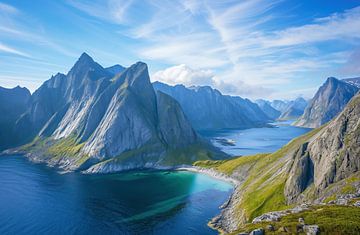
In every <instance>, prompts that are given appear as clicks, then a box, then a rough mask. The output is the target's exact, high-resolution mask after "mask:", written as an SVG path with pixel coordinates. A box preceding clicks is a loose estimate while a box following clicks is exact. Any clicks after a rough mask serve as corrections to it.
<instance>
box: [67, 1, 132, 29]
mask: <svg viewBox="0 0 360 235" xmlns="http://www.w3.org/2000/svg"><path fill="white" fill-rule="evenodd" d="M132 2H133V1H132V0H107V1H90V2H89V1H82V0H68V3H69V4H70V5H71V6H73V7H75V8H77V9H79V10H81V11H83V12H85V13H87V14H89V15H91V16H94V17H97V18H100V19H103V20H106V21H108V22H111V23H116V24H123V23H125V22H127V18H126V16H127V15H126V13H127V9H128V8H129V7H130V6H131V4H132Z"/></svg>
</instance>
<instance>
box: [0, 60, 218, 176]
mask: <svg viewBox="0 0 360 235" xmlns="http://www.w3.org/2000/svg"><path fill="white" fill-rule="evenodd" d="M0 92H1V94H5V95H4V96H5V98H1V100H0V104H1V108H2V109H3V110H4V111H6V110H7V109H8V106H9V105H11V106H16V107H17V109H16V110H17V111H16V112H14V113H13V115H11V118H10V119H11V120H2V123H5V124H6V123H7V122H9V123H11V130H10V129H6V128H7V127H6V126H5V127H4V125H5V124H3V125H2V126H1V128H2V129H1V131H0V133H4V130H7V133H13V135H14V136H18V137H19V139H15V140H14V141H13V142H12V143H6V144H7V145H6V146H5V145H4V147H7V146H9V145H12V146H16V145H20V144H26V143H28V144H26V145H24V146H22V147H20V148H18V149H16V151H20V152H24V153H26V154H27V155H28V156H29V157H30V158H31V159H34V160H36V161H41V162H47V163H48V164H50V165H55V166H58V167H61V168H64V169H67V170H77V169H82V170H87V171H88V172H111V171H120V170H127V169H135V168H146V167H153V168H154V167H155V168H156V167H167V166H173V165H177V164H185V163H191V162H193V161H195V160H198V159H213V158H218V157H223V156H224V154H223V153H221V152H219V151H218V150H217V149H215V148H214V147H212V146H211V145H210V144H208V143H207V142H205V141H204V140H202V139H201V138H200V137H199V136H198V135H197V133H196V132H195V131H194V129H193V128H192V125H191V123H190V122H189V121H188V119H187V117H186V116H185V115H184V113H183V111H182V109H181V107H180V105H179V103H178V102H177V101H175V100H174V99H173V98H171V97H170V96H168V95H166V94H165V93H163V92H160V91H157V92H156V91H155V90H154V89H153V86H152V84H151V83H150V79H149V75H148V69H147V66H146V64H144V63H142V62H138V63H136V64H134V65H132V66H130V67H129V68H124V67H122V66H119V65H116V66H112V67H110V68H106V69H105V68H103V67H102V66H101V65H99V64H98V63H96V62H94V61H93V59H92V58H91V57H90V56H89V55H87V54H85V53H84V54H82V55H81V57H80V58H79V60H78V61H77V62H76V63H75V65H74V66H73V67H72V69H71V70H70V71H69V72H68V74H66V75H65V74H61V73H58V74H56V75H55V76H53V77H51V78H50V79H49V80H47V81H46V82H44V84H43V85H42V86H41V87H40V88H39V89H37V90H36V91H35V92H34V93H33V94H32V95H31V96H30V93H29V92H28V91H27V90H26V89H21V88H15V89H13V90H5V89H1V90H0ZM11 97H15V98H11ZM10 101H11V102H13V103H14V104H12V103H9V102H10ZM4 128H5V129H4ZM9 128H10V126H9ZM20 137H21V138H20ZM2 143H3V142H2Z"/></svg>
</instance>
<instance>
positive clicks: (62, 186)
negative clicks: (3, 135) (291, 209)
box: [0, 156, 232, 234]
mask: <svg viewBox="0 0 360 235" xmlns="http://www.w3.org/2000/svg"><path fill="white" fill-rule="evenodd" d="M231 190H232V186H231V185H229V184H227V183H224V182H221V181H217V180H214V179H213V178H210V177H208V176H205V175H201V174H195V173H190V172H168V171H163V172H159V171H157V172H150V171H149V172H131V173H122V174H110V175H82V174H79V173H68V174H60V173H58V172H57V171H56V170H55V169H52V168H48V167H46V166H44V165H40V164H33V163H30V162H29V161H27V160H26V159H25V158H24V157H23V156H0V234H215V231H213V230H211V229H210V228H208V227H207V225H206V224H207V222H208V221H209V220H210V219H211V218H212V217H213V216H215V215H216V214H218V213H219V211H220V210H219V209H218V207H219V206H220V205H221V204H222V203H224V202H225V200H226V199H227V198H228V196H229V195H230V193H231Z"/></svg>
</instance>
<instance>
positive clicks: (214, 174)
mask: <svg viewBox="0 0 360 235" xmlns="http://www.w3.org/2000/svg"><path fill="white" fill-rule="evenodd" d="M170 170H174V171H189V172H194V173H199V174H204V175H207V176H210V177H211V178H214V179H217V180H220V181H224V182H227V183H230V184H231V185H232V186H233V187H234V189H235V188H236V187H237V186H238V185H239V182H238V181H237V180H235V179H234V178H232V177H229V176H227V175H225V174H223V173H220V172H218V171H215V170H212V169H207V168H202V167H197V166H181V167H174V168H173V169H170Z"/></svg>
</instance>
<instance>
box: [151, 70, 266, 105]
mask: <svg viewBox="0 0 360 235" xmlns="http://www.w3.org/2000/svg"><path fill="white" fill-rule="evenodd" d="M151 79H152V80H153V81H160V82H163V83H166V84H170V85H176V84H183V85H185V86H187V87H189V86H193V85H195V86H204V85H208V86H212V87H214V88H216V89H218V90H220V91H221V92H223V93H224V94H227V95H240V96H244V97H250V98H254V97H259V96H262V95H263V94H264V93H266V94H268V95H270V94H271V93H272V92H273V91H272V89H269V88H265V87H263V86H259V85H255V86H253V85H249V84H245V83H244V82H242V81H241V80H237V81H234V82H232V83H228V82H225V81H224V80H222V79H220V78H219V77H217V76H216V75H215V74H214V72H213V71H212V70H204V69H192V68H190V67H189V66H187V65H185V64H181V65H177V66H172V67H169V68H167V69H164V70H160V71H157V72H155V73H154V74H153V75H152V76H151Z"/></svg>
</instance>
